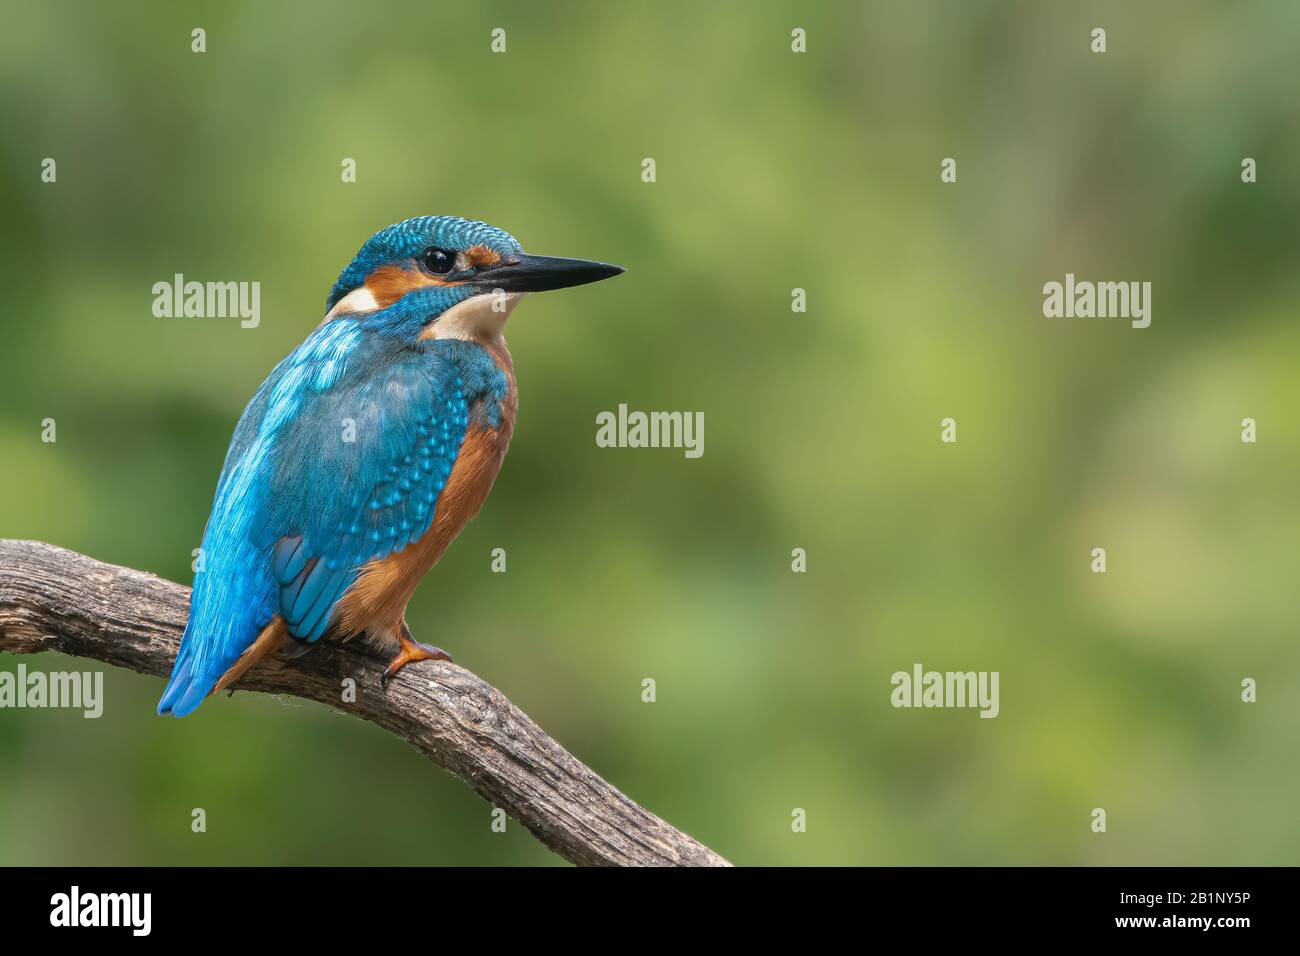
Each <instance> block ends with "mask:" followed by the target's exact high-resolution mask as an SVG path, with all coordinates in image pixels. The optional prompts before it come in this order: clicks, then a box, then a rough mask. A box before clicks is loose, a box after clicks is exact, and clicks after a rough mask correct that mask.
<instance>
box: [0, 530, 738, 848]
mask: <svg viewBox="0 0 1300 956" xmlns="http://www.w3.org/2000/svg"><path fill="white" fill-rule="evenodd" d="M189 594H190V591H189V588H186V587H183V586H181V585H179V584H173V583H172V582H170V581H166V580H163V579H162V578H159V577H155V576H154V575H152V574H146V573H144V572H142V571H135V570H132V569H131V568H122V567H117V566H115V565H111V564H104V563H102V562H100V561H96V560H94V559H93V558H88V557H86V556H85V555H82V554H77V553H76V552H75V551H67V550H64V549H63V548H56V547H54V546H53V545H49V544H44V543H42V542H38V541H10V540H3V539H0V651H9V652H11V653H15V654H30V653H35V652H38V651H59V652H60V653H63V654H71V655H73V656H75V657H88V658H93V659H94V660H98V661H103V662H104V663H106V664H112V665H115V666H117V667H127V668H130V669H131V670H133V671H138V672H139V673H142V674H155V675H158V676H160V677H163V676H166V675H167V673H168V672H169V671H170V670H171V664H172V660H173V659H174V658H175V656H176V648H177V644H178V643H179V640H180V635H181V631H182V630H183V629H184V626H185V619H186V615H187V614H188V611H189ZM322 645H324V642H322ZM384 663H385V662H383V661H380V660H379V659H378V658H376V657H373V656H371V654H370V652H369V651H368V649H367V648H365V647H364V646H362V643H361V642H359V641H354V642H351V643H350V644H347V645H338V644H330V645H328V646H320V647H317V648H314V649H313V650H312V651H311V652H310V653H308V654H305V655H303V656H301V657H299V658H296V659H294V660H287V661H286V660H279V659H272V660H268V661H266V662H264V663H261V664H258V665H257V666H255V667H254V668H253V669H252V670H251V671H249V672H248V673H247V674H246V675H245V676H244V677H243V678H242V679H241V680H240V681H238V682H237V683H236V684H235V687H236V688H237V689H239V690H255V691H262V692H264V693H268V694H292V695H294V696H297V697H304V698H306V699H308V700H314V701H319V702H320V703H323V704H327V705H329V706H330V707H334V708H337V709H339V710H342V711H345V712H347V713H351V714H353V715H355V716H357V717H360V718H362V719H363V720H369V721H371V722H372V723H376V724H378V725H379V726H380V727H383V728H384V729H385V730H387V731H389V732H390V733H394V734H396V735H397V736H399V737H401V738H402V739H404V740H406V741H408V742H409V743H410V744H411V746H413V747H414V748H415V749H416V750H418V751H420V752H421V753H422V754H425V755H426V756H427V757H429V759H431V760H433V761H434V763H436V764H438V765H439V766H441V767H444V768H445V769H447V770H449V771H451V772H452V773H454V774H455V775H456V776H458V777H460V778H461V779H462V780H464V781H465V782H466V783H467V784H469V786H470V787H472V788H473V789H474V791H475V792H477V793H478V794H479V795H480V796H482V797H483V798H484V799H485V800H488V801H490V802H491V803H492V804H493V805H495V806H497V807H501V808H502V809H504V810H505V811H506V812H507V813H509V814H510V815H511V816H512V817H514V818H515V819H516V820H518V821H519V822H520V823H522V824H523V825H524V826H526V827H527V828H528V829H529V830H530V831H531V832H532V833H533V835H534V836H536V837H537V839H539V840H541V841H542V843H544V844H545V845H546V846H548V847H550V848H551V849H552V850H554V851H555V852H556V853H558V854H559V855H560V856H562V857H564V858H565V859H566V860H570V861H572V862H574V863H578V864H585V865H626V866H728V865H730V864H728V862H727V861H726V860H725V859H723V858H722V857H721V856H719V855H718V854H717V853H714V852H713V851H712V850H710V849H709V848H708V847H706V846H704V845H703V844H701V843H699V842H698V841H696V840H694V839H692V838H691V837H689V836H687V835H686V834H685V833H682V832H681V831H680V830H677V829H674V828H673V827H671V826H669V825H668V824H667V823H665V822H664V821H663V820H661V819H659V818H658V817H656V816H655V815H654V814H653V813H650V812H649V811H648V810H645V809H644V808H642V807H641V806H640V805H638V804H637V803H635V802H634V801H632V800H630V799H628V798H627V797H626V796H624V795H623V794H622V793H621V792H619V791H618V790H617V789H616V788H615V787H613V786H611V785H610V784H608V783H606V782H605V781H604V780H603V779H601V778H600V777H599V776H598V775H597V774H596V773H594V772H593V771H592V770H590V769H589V768H588V767H586V766H585V765H584V764H582V763H581V762H580V761H578V760H577V759H575V758H574V757H573V755H572V754H570V753H569V752H568V751H567V750H565V749H564V748H563V747H561V746H560V745H559V744H558V743H556V742H555V741H554V740H552V739H551V738H550V737H548V736H547V735H546V733H545V732H544V731H543V730H542V729H541V728H540V727H538V726H537V724H535V723H533V721H532V720H531V719H529V717H528V716H527V715H526V714H524V713H523V712H522V711H520V710H519V708H517V707H515V705H514V704H512V703H511V702H510V701H509V700H508V699H507V698H506V696H505V695H504V694H502V693H501V692H500V691H499V690H497V689H496V688H495V687H493V686H492V685H490V684H488V683H487V682H486V681H483V680H481V679H480V678H478V677H476V676H475V675H474V674H471V673H470V672H469V671H467V670H465V669H464V668H462V667H458V666H456V665H454V664H447V663H443V662H433V661H426V662H423V663H420V664H412V665H410V666H408V667H406V668H404V669H403V670H402V671H401V672H400V673H399V674H398V675H397V677H396V678H395V679H394V680H393V681H391V682H390V683H389V685H388V688H387V690H384V689H382V688H381V687H380V683H379V675H380V674H381V673H382V672H383V669H384ZM346 677H352V678H355V679H356V681H357V701H356V703H351V704H349V703H343V702H342V701H341V699H340V697H341V687H342V681H343V679H344V678H346ZM209 706H211V704H209ZM159 719H160V720H161V719H163V718H159Z"/></svg>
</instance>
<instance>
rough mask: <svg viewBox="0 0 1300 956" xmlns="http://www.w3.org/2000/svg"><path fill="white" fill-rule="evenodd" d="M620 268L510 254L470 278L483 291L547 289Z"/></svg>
mask: <svg viewBox="0 0 1300 956" xmlns="http://www.w3.org/2000/svg"><path fill="white" fill-rule="evenodd" d="M622 271H623V267H622V266H612V265H610V264H609V263H607V262H591V261H590V260H588V259H560V258H557V257H555V256H524V255H517V256H510V257H509V258H508V259H503V260H502V261H501V263H500V264H499V265H495V266H492V267H491V268H490V269H485V270H484V271H483V272H480V273H479V274H478V275H477V276H475V277H474V279H473V280H472V281H473V283H474V285H476V286H479V287H481V288H482V289H483V290H484V291H485V292H493V291H496V290H497V289H500V290H501V291H502V292H549V291H550V290H552V289H567V288H569V287H570V286H575V285H586V284H587V283H588V282H599V281H600V280H601V279H608V278H609V277H610V276H616V275H618V274H619V273H620V272H622Z"/></svg>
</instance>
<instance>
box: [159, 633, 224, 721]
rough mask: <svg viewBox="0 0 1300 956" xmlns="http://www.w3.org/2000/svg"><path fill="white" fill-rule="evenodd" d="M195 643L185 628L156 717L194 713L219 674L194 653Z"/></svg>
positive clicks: (218, 671)
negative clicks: (158, 715)
mask: <svg viewBox="0 0 1300 956" xmlns="http://www.w3.org/2000/svg"><path fill="white" fill-rule="evenodd" d="M196 643H197V642H196V641H195V640H194V638H193V637H192V636H191V634H190V629H189V627H188V626H187V627H186V628H185V634H184V635H183V636H182V637H181V649H180V652H179V653H178V654H177V655H176V663H175V664H174V665H173V667H172V676H171V680H169V681H168V682H167V689H166V690H164V691H163V695H162V699H161V700H160V701H158V713H159V714H171V715H172V716H173V717H184V716H185V715H186V714H190V713H193V712H194V710H195V708H197V707H198V706H199V704H201V703H203V699H204V698H205V697H207V696H208V692H209V691H210V690H211V689H212V687H213V685H214V684H215V683H216V682H217V678H218V677H219V676H220V674H221V671H220V670H216V669H215V668H213V667H212V666H211V665H210V664H206V663H205V662H204V661H203V659H202V655H200V654H199V653H197V652H196V651H195V644H196ZM214 670H215V673H214V672H213V671H214Z"/></svg>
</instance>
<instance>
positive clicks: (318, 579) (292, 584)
mask: <svg viewBox="0 0 1300 956" xmlns="http://www.w3.org/2000/svg"><path fill="white" fill-rule="evenodd" d="M461 384H462V383H461V380H460V376H459V372H458V366H457V365H456V364H455V363H454V362H453V361H451V360H450V358H449V357H448V356H447V355H446V354H444V353H442V352H440V351H439V350H433V349H431V350H429V351H425V352H419V351H414V350H411V349H404V348H400V347H397V346H396V344H395V343H391V342H388V341H385V340H384V339H383V337H381V336H376V335H373V334H365V333H362V332H360V331H359V330H358V329H357V326H356V325H355V323H352V322H348V321H346V320H342V321H340V320H335V321H333V322H329V323H326V324H325V325H323V326H322V327H321V328H320V329H318V330H317V331H316V332H315V333H313V335H312V336H311V337H310V338H308V339H307V341H306V342H304V343H303V344H302V345H301V346H300V347H299V348H298V349H297V350H296V351H295V352H294V353H293V354H292V355H290V356H289V357H288V358H287V359H285V360H284V361H283V362H281V363H280V365H279V366H277V367H276V369H275V371H274V372H272V373H271V376H270V377H269V378H268V379H267V381H266V382H265V383H264V384H263V385H262V387H261V388H260V389H259V390H258V393H257V395H255V396H254V398H253V400H252V402H250V403H249V406H248V408H247V409H246V410H245V412H244V415H243V417H242V418H241V419H240V423H239V426H238V427H237V428H236V430H235V437H234V440H233V441H232V442H231V447H230V451H229V453H228V454H227V456H226V464H225V468H224V469H223V471H222V476H221V481H220V482H219V484H218V486H217V495H216V500H215V502H214V504H213V510H212V516H211V517H210V518H209V519H208V527H207V529H206V531H205V532H204V536H203V552H202V554H203V561H204V564H203V567H202V569H201V571H200V573H197V574H196V575H195V586H194V593H193V595H192V598H191V607H190V620H189V623H188V624H187V625H186V628H185V634H184V636H183V638H182V640H181V649H180V652H179V653H178V654H177V658H176V664H175V667H174V669H173V672H172V678H171V681H170V683H169V684H168V687H167V690H166V691H164V693H163V697H162V700H161V701H160V702H159V705H158V711H159V713H172V714H175V715H176V716H178V717H179V716H184V715H185V714H187V713H190V712H191V711H193V710H194V709H195V708H196V707H198V706H199V704H200V703H202V701H203V699H204V697H206V696H207V694H208V693H209V691H210V690H211V689H212V687H213V685H214V684H215V683H216V682H217V681H218V680H219V679H220V677H221V675H222V674H224V673H225V672H226V670H227V669H229V667H230V666H231V665H232V664H233V663H234V662H235V661H236V660H238V658H239V656H240V655H241V654H242V653H243V652H244V650H246V649H247V648H248V647H249V645H251V644H252V643H253V641H254V640H255V639H256V638H257V635H258V633H259V632H260V631H261V629H262V628H263V627H265V626H266V624H267V623H269V622H270V620H271V619H272V618H273V617H274V616H275V615H276V614H279V615H280V616H281V617H283V618H284V620H285V623H286V625H287V628H288V631H289V633H290V634H292V635H294V636H295V637H298V638H302V639H304V640H308V641H315V640H317V639H319V638H320V637H321V635H322V634H324V633H325V631H326V630H327V628H328V627H329V625H330V622H331V619H332V616H333V610H334V607H335V605H336V604H337V603H338V600H339V598H340V597H342V595H343V593H344V592H345V591H346V590H347V588H348V586H349V585H350V584H351V583H352V582H353V581H354V580H355V579H356V576H357V574H358V572H359V571H360V569H361V568H362V567H363V566H364V565H365V564H366V563H367V562H369V561H371V560H373V559H375V558H382V557H384V556H386V555H388V554H392V553H393V552H395V551H400V550H401V549H402V548H404V547H405V546H406V545H407V544H408V543H410V542H412V541H414V540H416V539H418V538H419V537H421V536H422V535H423V534H424V533H425V531H427V530H428V528H429V525H430V523H431V522H432V520H433V515H434V512H435V508H436V504H437V500H438V495H439V494H440V493H441V491H442V489H443V487H444V486H445V485H446V482H447V478H448V476H449V475H450V473H451V469H452V466H453V464H454V463H455V459H456V455H457V453H458V451H459V449H460V445H461V442H462V441H463V439H464V437H465V431H466V429H467V427H468V420H469V417H468V416H469V409H468V406H467V403H466V400H465V398H464V395H463V392H462V388H461Z"/></svg>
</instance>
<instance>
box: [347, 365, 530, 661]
mask: <svg viewBox="0 0 1300 956" xmlns="http://www.w3.org/2000/svg"><path fill="white" fill-rule="evenodd" d="M482 344H483V345H484V347H486V348H488V350H489V351H490V352H492V353H493V357H494V358H495V359H496V360H497V364H498V365H499V366H501V368H502V371H504V372H505V373H506V378H507V380H508V390H507V392H506V397H505V399H503V400H502V402H501V427H500V428H484V427H482V426H477V425H474V424H473V423H471V424H470V427H469V431H468V432H467V433H466V435H465V440H464V441H463V442H462V443H461V446H460V453H459V454H458V455H457V456H456V463H455V464H454V465H453V466H452V469H451V474H450V475H449V476H448V478H447V485H446V487H445V488H443V490H442V494H441V495H439V496H438V502H437V505H436V507H435V511H434V517H433V523H432V524H431V525H430V526H429V530H428V531H427V532H425V534H424V536H423V537H422V538H420V539H419V540H418V541H415V542H412V543H411V544H409V545H407V546H406V547H405V548H403V549H402V550H401V551H398V552H397V553H396V554H391V555H389V556H388V557H386V558H381V559H379V560H377V561H371V562H370V563H369V564H367V565H366V566H365V567H364V568H362V570H361V574H360V576H359V577H358V578H357V580H356V582H355V583H353V585H352V586H351V587H350V588H348V590H347V592H346V593H345V594H344V595H343V597H342V598H341V599H340V600H339V608H338V612H337V618H336V630H337V631H338V632H340V633H341V634H342V635H344V636H347V637H350V636H352V635H354V634H359V633H360V632H362V631H366V632H368V634H370V636H372V637H375V638H377V639H381V640H382V639H383V638H384V637H386V636H391V637H392V638H393V639H394V640H396V635H397V633H398V632H399V630H400V628H401V625H402V619H403V617H404V616H405V614H406V605H407V604H408V603H409V602H410V600H411V595H412V594H414V593H415V588H416V585H418V584H419V583H420V579H421V578H422V577H424V575H425V574H426V573H427V572H428V571H429V569H430V568H432V567H433V566H434V565H435V564H437V563H438V559H439V558H441V557H442V554H443V552H444V551H446V550H447V546H448V545H450V544H451V543H452V541H454V540H455V539H456V536H457V535H458V534H460V533H461V531H462V530H463V529H464V527H465V525H467V524H468V523H469V522H470V519H472V518H473V517H474V516H475V515H477V514H478V513H479V509H480V508H482V507H483V502H484V501H485V500H486V499H487V496H488V492H490V491H491V490H492V484H493V482H495V481H496V477H497V473H498V472H499V471H500V470H501V462H502V461H503V460H504V459H505V456H506V450H507V449H508V448H509V446H510V436H511V435H512V434H513V432H514V426H515V410H516V405H517V392H516V388H515V376H514V369H513V368H512V367H511V363H510V353H509V352H508V351H506V347H505V342H504V341H499V342H496V343H491V344H489V343H482Z"/></svg>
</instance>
